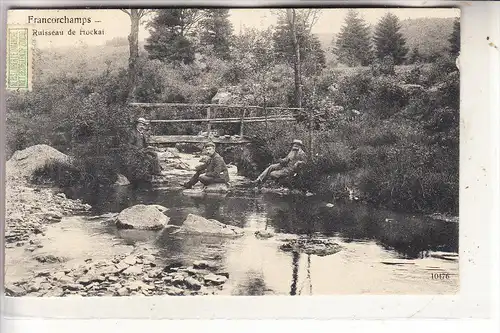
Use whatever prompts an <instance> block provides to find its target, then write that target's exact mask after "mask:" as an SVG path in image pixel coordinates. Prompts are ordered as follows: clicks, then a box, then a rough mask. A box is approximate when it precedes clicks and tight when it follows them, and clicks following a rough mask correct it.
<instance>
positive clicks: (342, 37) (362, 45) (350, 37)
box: [334, 9, 373, 66]
mask: <svg viewBox="0 0 500 333" xmlns="http://www.w3.org/2000/svg"><path fill="white" fill-rule="evenodd" d="M334 52H335V53H336V55H337V57H338V59H339V61H340V62H341V63H343V64H346V65H348V66H359V65H362V66H367V65H369V64H370V63H371V62H372V58H373V51H372V46H371V42H370V28H369V26H368V25H367V24H366V23H365V22H364V20H363V19H362V18H360V17H358V12H356V11H355V10H353V9H351V10H349V11H348V13H347V16H346V18H345V21H344V25H343V26H342V28H341V29H340V33H339V34H338V36H337V40H336V42H335V50H334Z"/></svg>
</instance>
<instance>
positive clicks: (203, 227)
mask: <svg viewBox="0 0 500 333" xmlns="http://www.w3.org/2000/svg"><path fill="white" fill-rule="evenodd" d="M176 233H188V234H201V235H210V236H224V237H239V236H242V235H243V233H244V232H243V229H242V228H239V227H235V226H231V225H227V224H224V223H221V222H219V221H217V220H208V219H206V218H204V217H202V216H198V215H194V214H189V215H188V216H187V218H186V220H185V221H184V223H183V224H182V226H181V227H180V228H179V229H178V230H177V231H176Z"/></svg>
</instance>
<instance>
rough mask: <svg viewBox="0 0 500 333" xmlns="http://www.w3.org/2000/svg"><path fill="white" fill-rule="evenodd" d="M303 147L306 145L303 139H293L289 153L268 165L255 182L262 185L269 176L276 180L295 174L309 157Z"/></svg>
mask: <svg viewBox="0 0 500 333" xmlns="http://www.w3.org/2000/svg"><path fill="white" fill-rule="evenodd" d="M303 148H304V145H303V144H302V141H301V140H293V141H292V148H291V150H290V152H289V153H288V155H287V156H286V157H285V158H282V159H280V160H279V163H276V164H271V165H270V166H268V167H267V168H266V169H265V170H264V171H263V172H262V173H261V174H260V175H259V177H257V179H256V180H255V181H254V182H253V183H254V184H256V185H260V184H262V183H264V182H265V181H266V180H267V179H268V178H272V179H275V180H276V179H279V178H283V177H288V176H290V175H293V174H294V173H295V172H296V170H297V168H298V167H300V166H301V165H303V164H304V163H305V161H306V159H307V155H306V153H305V152H304V150H303Z"/></svg>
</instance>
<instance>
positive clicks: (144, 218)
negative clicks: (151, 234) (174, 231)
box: [116, 204, 170, 230]
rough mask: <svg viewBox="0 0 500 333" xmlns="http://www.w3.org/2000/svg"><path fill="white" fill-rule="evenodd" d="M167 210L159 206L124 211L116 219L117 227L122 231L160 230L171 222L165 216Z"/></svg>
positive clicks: (136, 206)
mask: <svg viewBox="0 0 500 333" xmlns="http://www.w3.org/2000/svg"><path fill="white" fill-rule="evenodd" d="M166 210H167V208H165V207H162V206H159V205H143V204H139V205H135V206H132V207H129V208H127V209H124V210H122V211H121V213H120V214H118V216H117V218H116V226H117V227H118V228H122V229H142V230H159V229H163V228H164V227H165V226H166V225H167V224H168V222H169V220H170V219H169V217H168V216H166V215H165V214H163V212H164V211H166Z"/></svg>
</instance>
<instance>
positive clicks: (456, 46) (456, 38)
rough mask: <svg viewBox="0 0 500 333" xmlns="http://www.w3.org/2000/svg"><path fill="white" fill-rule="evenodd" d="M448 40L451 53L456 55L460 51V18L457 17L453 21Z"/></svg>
mask: <svg viewBox="0 0 500 333" xmlns="http://www.w3.org/2000/svg"><path fill="white" fill-rule="evenodd" d="M448 42H449V43H450V53H451V55H453V56H457V55H458V54H459V53H460V20H459V19H458V18H457V19H455V21H454V22H453V31H452V33H451V35H450V38H449V39H448Z"/></svg>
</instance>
